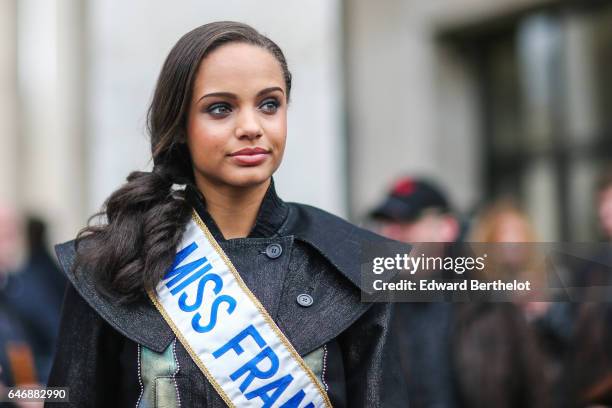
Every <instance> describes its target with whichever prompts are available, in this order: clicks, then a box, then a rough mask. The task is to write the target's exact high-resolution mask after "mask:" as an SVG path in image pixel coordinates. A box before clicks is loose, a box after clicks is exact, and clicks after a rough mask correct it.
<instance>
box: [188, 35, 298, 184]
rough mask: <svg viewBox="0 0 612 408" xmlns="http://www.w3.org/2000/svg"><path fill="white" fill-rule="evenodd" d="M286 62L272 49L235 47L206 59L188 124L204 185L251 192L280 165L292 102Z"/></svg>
mask: <svg viewBox="0 0 612 408" xmlns="http://www.w3.org/2000/svg"><path fill="white" fill-rule="evenodd" d="M285 88H286V87H285V81H284V78H283V73H282V69H281V66H280V63H279V62H278V61H277V60H276V58H275V57H274V56H273V55H272V54H271V53H270V52H269V51H267V50H265V49H263V48H261V47H258V46H254V45H250V44H242V43H230V44H226V45H223V46H221V47H220V48H218V49H216V50H214V51H213V52H212V53H210V54H209V55H208V56H206V58H204V59H203V60H202V63H201V64H200V67H199V69H198V72H197V77H196V80H195V83H194V87H193V96H192V100H191V106H190V109H189V116H188V120H187V145H188V147H189V151H190V154H191V158H192V161H193V167H194V176H195V180H196V183H197V184H198V186H201V185H203V184H204V185H215V186H232V187H248V186H254V185H257V184H260V183H263V182H265V181H267V180H268V178H269V177H270V176H271V175H272V173H274V171H276V169H277V168H278V166H279V165H280V162H281V159H282V157H283V152H284V150H285V139H286V136H287V98H286V92H287V90H286V89H285Z"/></svg>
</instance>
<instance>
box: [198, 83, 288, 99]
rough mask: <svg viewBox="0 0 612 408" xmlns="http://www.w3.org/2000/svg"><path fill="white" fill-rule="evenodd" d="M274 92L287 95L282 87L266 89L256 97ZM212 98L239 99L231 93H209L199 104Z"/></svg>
mask: <svg viewBox="0 0 612 408" xmlns="http://www.w3.org/2000/svg"><path fill="white" fill-rule="evenodd" d="M272 91H281V92H282V93H283V94H284V93H285V91H283V88H281V87H280V86H272V87H270V88H264V89H262V90H261V91H259V92H257V95H255V97H256V98H257V97H259V96H261V95H263V94H267V93H269V92H272ZM211 96H222V97H225V98H229V99H238V96H236V94H233V93H231V92H213V93H209V94H206V95H204V96H202V97H201V98H200V99H198V102H200V101H201V100H202V99H204V98H208V97H211Z"/></svg>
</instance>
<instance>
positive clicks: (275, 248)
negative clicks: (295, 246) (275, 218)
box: [266, 244, 283, 259]
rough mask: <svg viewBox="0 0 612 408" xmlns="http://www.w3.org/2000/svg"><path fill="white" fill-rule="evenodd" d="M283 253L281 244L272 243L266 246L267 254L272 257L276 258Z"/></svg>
mask: <svg viewBox="0 0 612 408" xmlns="http://www.w3.org/2000/svg"><path fill="white" fill-rule="evenodd" d="M282 253H283V247H282V246H280V244H270V245H268V246H267V247H266V255H267V256H268V258H270V259H276V258H278V257H279V256H281V254H282Z"/></svg>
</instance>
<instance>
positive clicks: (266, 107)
mask: <svg viewBox="0 0 612 408" xmlns="http://www.w3.org/2000/svg"><path fill="white" fill-rule="evenodd" d="M279 106H280V103H279V102H278V101H277V100H276V99H266V100H265V101H264V102H263V103H262V104H261V105H260V106H259V108H260V109H261V110H262V111H264V112H265V113H276V111H277V110H278V107H279Z"/></svg>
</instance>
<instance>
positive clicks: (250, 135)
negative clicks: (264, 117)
mask: <svg viewBox="0 0 612 408" xmlns="http://www.w3.org/2000/svg"><path fill="white" fill-rule="evenodd" d="M262 134H263V130H262V128H261V124H260V123H259V120H258V118H257V114H256V113H255V112H253V111H251V110H250V109H245V110H243V111H242V112H241V113H240V114H239V116H238V123H237V126H236V137H238V138H240V139H242V138H245V139H256V138H258V137H261V135H262Z"/></svg>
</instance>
